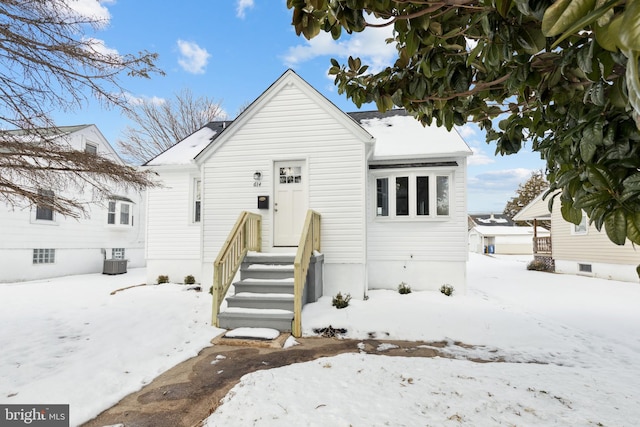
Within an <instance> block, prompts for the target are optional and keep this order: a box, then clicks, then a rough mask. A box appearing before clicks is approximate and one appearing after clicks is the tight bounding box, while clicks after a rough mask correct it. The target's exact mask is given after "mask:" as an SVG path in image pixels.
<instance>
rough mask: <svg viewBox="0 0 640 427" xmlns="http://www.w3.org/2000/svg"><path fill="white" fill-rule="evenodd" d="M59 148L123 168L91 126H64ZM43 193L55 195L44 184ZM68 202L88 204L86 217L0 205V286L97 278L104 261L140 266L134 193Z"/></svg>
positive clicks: (140, 230) (138, 205)
mask: <svg viewBox="0 0 640 427" xmlns="http://www.w3.org/2000/svg"><path fill="white" fill-rule="evenodd" d="M55 137H56V138H57V139H58V140H59V141H60V143H64V144H70V145H71V147H73V148H75V149H78V150H84V151H89V152H91V153H95V154H96V155H101V156H108V157H109V158H111V159H114V160H116V161H118V162H121V163H122V160H121V159H120V158H119V157H118V155H117V154H116V152H115V151H114V150H113V148H112V147H111V145H110V144H109V143H108V141H107V140H106V139H105V137H104V136H103V135H102V133H101V132H100V131H99V130H98V128H97V127H96V126H95V125H79V126H63V127H60V128H59V129H58V130H57V134H56V136H55ZM40 190H41V191H43V192H48V193H50V195H51V196H52V197H55V196H56V194H55V193H54V192H53V191H52V189H51V188H50V187H48V186H47V183H46V182H43V183H42V188H41V189H40ZM73 197H74V198H76V199H78V200H81V201H86V202H87V203H88V209H87V210H88V217H86V218H85V217H82V218H79V219H75V218H70V217H64V216H62V215H59V214H57V213H55V212H52V211H51V210H49V209H46V208H44V207H39V206H33V207H24V208H20V207H15V208H13V207H10V206H4V205H1V206H0V236H2V238H0V282H14V281H23V280H34V279H42V278H48V277H57V276H65V275H72V274H85V273H101V272H103V268H104V260H105V259H112V258H116V259H126V260H127V261H128V266H130V267H143V266H144V265H145V260H144V225H143V223H144V218H143V215H144V212H145V211H144V206H143V201H144V199H143V197H142V196H141V195H140V194H137V193H125V192H123V191H122V190H116V189H115V188H114V192H113V194H112V195H111V198H110V199H109V200H107V201H104V202H100V203H98V202H91V201H92V194H91V189H89V188H86V189H85V191H84V193H83V194H73Z"/></svg>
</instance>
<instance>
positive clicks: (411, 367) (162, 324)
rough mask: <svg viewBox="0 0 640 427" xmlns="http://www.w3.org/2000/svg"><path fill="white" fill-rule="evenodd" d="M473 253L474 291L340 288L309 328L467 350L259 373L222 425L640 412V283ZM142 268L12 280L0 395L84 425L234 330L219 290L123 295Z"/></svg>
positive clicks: (625, 419)
mask: <svg viewBox="0 0 640 427" xmlns="http://www.w3.org/2000/svg"><path fill="white" fill-rule="evenodd" d="M470 257H471V258H470V262H469V268H468V273H467V276H468V283H469V290H468V292H467V294H466V295H462V294H459V293H454V295H453V296H452V297H446V296H444V295H442V294H440V293H439V292H413V293H411V294H408V295H399V294H398V293H397V292H393V291H382V290H379V291H371V292H370V298H369V300H368V301H359V300H352V301H351V304H350V306H349V307H347V308H346V309H343V310H337V309H335V308H334V307H331V297H330V296H327V297H324V298H322V299H321V300H320V301H319V302H318V303H315V304H311V305H307V306H305V308H304V312H303V325H304V333H305V334H307V335H313V332H312V331H313V329H314V328H323V327H327V326H329V325H331V326H333V327H334V328H345V329H347V331H348V332H347V334H346V336H347V337H350V338H356V339H365V338H368V337H369V336H370V334H374V335H375V336H376V338H377V339H380V340H382V341H383V342H384V340H386V339H389V340H392V339H408V340H424V341H447V342H449V345H448V346H447V347H446V348H445V351H446V352H448V353H449V354H450V355H451V356H452V357H453V358H451V359H450V358H432V359H429V358H409V357H389V356H376V355H367V354H363V353H359V354H358V353H356V354H344V355H341V356H336V357H331V358H323V359H319V360H315V361H313V362H308V363H300V364H295V365H291V366H287V367H283V368H278V369H270V370H265V371H260V372H256V373H253V374H249V375H246V376H245V377H243V379H242V381H241V383H240V384H238V386H236V387H235V388H234V389H233V390H232V391H231V392H230V393H229V395H228V396H227V398H226V399H225V403H224V404H223V405H221V406H220V407H219V408H218V410H217V411H216V413H214V414H213V415H212V417H211V418H210V419H209V420H208V423H209V425H211V426H214V425H215V426H218V425H225V426H226V425H230V426H236V425H254V424H255V425H267V426H269V425H273V426H281V425H314V426H315V425H318V426H325V425H345V426H346V425H349V424H351V425H354V426H369V425H394V426H396V425H410V426H414V425H422V426H429V425H432V426H440V425H469V426H484V425H519V426H524V425H545V426H546V425H558V426H577V425H579V426H588V425H593V426H597V425H604V426H633V425H637V424H638V420H639V419H640V334H638V328H639V326H640V285H639V284H634V283H622V282H615V281H607V280H599V279H592V278H587V277H578V276H566V275H556V274H547V273H539V272H530V271H527V270H526V269H525V266H526V261H525V259H523V258H521V257H498V258H489V257H485V256H482V255H477V254H470ZM143 281H144V271H143V270H130V271H129V273H127V274H126V275H120V276H104V275H101V274H96V275H85V276H73V277H65V278H60V279H53V280H42V281H36V282H26V283H15V284H0V322H2V323H1V325H2V326H1V327H0V349H2V350H1V351H2V353H1V354H2V358H1V359H0V401H1V402H2V403H69V404H70V405H71V423H72V425H76V424H78V423H81V422H83V421H86V420H88V419H90V418H92V417H93V416H95V415H97V414H98V413H99V412H100V411H101V410H103V409H106V408H107V407H109V406H111V405H112V404H114V403H116V402H117V401H118V400H119V399H120V398H122V397H124V396H125V395H126V394H128V393H130V392H132V391H134V390H137V389H139V388H140V387H141V386H143V385H144V384H146V383H148V382H150V381H151V380H152V379H153V378H154V377H155V376H156V375H158V374H159V373H160V372H163V371H165V370H167V369H168V368H170V367H171V366H173V365H175V364H177V363H179V362H180V361H182V360H185V359H187V358H189V357H191V356H194V355H195V354H197V352H198V351H199V350H200V349H202V348H203V347H205V346H207V345H210V340H211V339H212V338H213V337H214V336H216V335H218V334H219V333H220V332H221V331H220V330H219V329H215V328H212V327H211V326H209V320H210V319H209V316H210V310H211V309H210V295H209V294H208V293H206V292H201V293H198V292H194V291H188V290H186V287H185V286H182V285H161V286H142V287H134V288H131V289H127V290H124V291H122V292H118V293H116V294H115V295H110V293H111V292H112V291H113V290H115V289H118V288H122V287H125V286H130V285H136V284H139V283H142V282H143ZM454 342H463V343H465V344H469V345H474V346H475V347H474V348H471V349H468V348H464V347H462V346H457V345H455V344H454ZM388 347H390V346H388ZM382 348H384V346H383V347H382ZM283 351H286V350H283ZM470 358H482V359H485V360H489V361H491V360H501V361H506V362H489V363H475V362H471V361H469V360H468V359H470ZM599 423H601V424H599Z"/></svg>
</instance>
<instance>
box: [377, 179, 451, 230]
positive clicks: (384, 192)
mask: <svg viewBox="0 0 640 427" xmlns="http://www.w3.org/2000/svg"><path fill="white" fill-rule="evenodd" d="M450 181H451V175H450V174H447V173H437V172H430V173H427V172H424V171H421V172H392V173H389V174H386V175H385V176H379V177H377V178H376V216H377V217H378V218H439V217H440V218H443V217H448V216H449V214H450V191H449V189H450ZM390 183H391V185H389V184H390Z"/></svg>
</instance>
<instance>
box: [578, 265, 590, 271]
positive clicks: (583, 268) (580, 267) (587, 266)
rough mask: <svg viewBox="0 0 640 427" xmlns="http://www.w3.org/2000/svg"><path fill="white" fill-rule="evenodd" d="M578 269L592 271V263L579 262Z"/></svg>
mask: <svg viewBox="0 0 640 427" xmlns="http://www.w3.org/2000/svg"><path fill="white" fill-rule="evenodd" d="M578 271H579V272H580V273H591V272H592V271H591V264H578Z"/></svg>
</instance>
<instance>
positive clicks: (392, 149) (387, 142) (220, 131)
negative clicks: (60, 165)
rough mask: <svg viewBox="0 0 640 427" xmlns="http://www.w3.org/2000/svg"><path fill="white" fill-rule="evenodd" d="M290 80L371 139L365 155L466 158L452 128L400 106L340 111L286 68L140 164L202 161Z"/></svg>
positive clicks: (463, 145)
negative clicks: (239, 107) (238, 104)
mask: <svg viewBox="0 0 640 427" xmlns="http://www.w3.org/2000/svg"><path fill="white" fill-rule="evenodd" d="M288 84H295V85H297V87H298V88H300V89H301V90H303V91H304V92H305V93H306V94H307V95H309V96H310V97H312V98H314V99H315V100H316V102H318V104H319V105H320V106H321V108H325V109H326V111H328V112H329V113H330V114H332V115H333V117H335V118H336V120H339V121H341V122H342V123H343V124H344V125H345V126H346V127H347V128H349V129H351V131H352V132H354V133H355V134H357V135H359V137H360V139H361V140H363V141H365V142H375V144H374V151H373V154H372V157H371V160H372V161H375V160H381V161H383V160H398V159H416V158H437V157H451V156H468V155H471V154H472V151H471V149H470V148H469V146H468V145H467V144H466V143H465V142H464V140H463V139H462V137H461V136H460V135H459V134H458V132H457V131H455V130H454V131H452V132H449V131H447V130H446V129H445V128H438V127H435V126H427V127H424V126H422V124H421V123H420V122H418V121H417V120H416V119H415V118H413V117H412V116H410V115H408V114H407V112H406V111H405V110H403V109H395V110H390V111H387V112H384V113H381V112H378V111H358V112H353V113H344V112H343V111H342V110H340V109H339V108H338V107H337V106H335V105H334V104H333V103H332V102H331V101H329V100H328V99H327V98H325V97H324V96H323V95H322V94H321V93H320V92H318V91H317V90H316V89H315V88H314V87H313V86H311V85H310V84H309V83H307V82H306V81H305V80H304V79H302V78H301V77H300V76H298V75H297V74H296V73H295V72H294V71H293V70H291V69H289V70H287V71H286V72H285V73H284V74H282V75H281V76H280V77H279V78H278V79H277V80H276V81H275V82H274V83H272V84H271V85H270V86H269V87H268V88H267V90H265V91H264V92H263V93H262V94H261V95H260V96H259V97H258V98H257V99H256V100H255V101H253V102H252V103H251V104H250V105H249V107H247V108H246V109H245V110H244V111H243V112H242V113H241V114H240V116H238V118H236V119H235V120H233V121H220V122H211V123H208V124H207V125H205V126H203V127H202V128H201V129H199V130H197V131H196V132H194V133H193V134H191V135H189V136H188V137H186V138H185V139H183V140H182V141H179V142H178V143H176V144H175V145H174V146H172V147H171V148H169V149H167V150H165V151H164V152H163V153H161V154H159V155H158V156H156V157H154V158H153V159H151V160H149V161H147V162H146V163H145V164H144V166H160V165H188V164H191V163H192V162H193V161H194V160H195V161H197V162H203V161H205V159H206V158H208V157H209V156H210V155H211V154H213V152H215V151H216V150H217V149H218V148H219V147H220V146H221V145H222V144H224V143H225V142H226V141H227V140H228V139H230V138H231V137H232V136H233V134H234V133H235V132H236V131H237V130H238V129H239V128H240V127H241V126H242V123H244V122H246V121H247V120H249V118H250V117H251V116H252V115H254V114H255V112H256V111H258V110H259V109H260V108H261V106H262V105H264V103H266V102H267V101H268V100H269V99H271V98H272V97H273V96H275V94H276V93H277V92H278V91H279V90H280V88H282V87H283V86H284V85H288Z"/></svg>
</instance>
